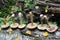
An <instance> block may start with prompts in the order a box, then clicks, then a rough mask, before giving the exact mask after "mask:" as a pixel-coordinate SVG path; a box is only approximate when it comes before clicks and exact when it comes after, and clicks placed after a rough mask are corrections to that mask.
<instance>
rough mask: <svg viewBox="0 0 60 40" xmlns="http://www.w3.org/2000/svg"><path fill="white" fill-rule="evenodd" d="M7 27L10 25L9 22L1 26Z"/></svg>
mask: <svg viewBox="0 0 60 40" xmlns="http://www.w3.org/2000/svg"><path fill="white" fill-rule="evenodd" d="M7 27H9V24H8V23H6V24H4V25H2V26H1V28H7Z"/></svg>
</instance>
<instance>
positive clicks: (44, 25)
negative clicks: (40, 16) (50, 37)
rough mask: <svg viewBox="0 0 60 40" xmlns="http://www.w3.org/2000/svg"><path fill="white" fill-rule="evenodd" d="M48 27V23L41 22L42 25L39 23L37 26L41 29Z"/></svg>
mask: <svg viewBox="0 0 60 40" xmlns="http://www.w3.org/2000/svg"><path fill="white" fill-rule="evenodd" d="M46 27H47V25H46V24H43V25H41V24H40V25H38V27H37V28H38V29H39V30H45V29H46Z"/></svg>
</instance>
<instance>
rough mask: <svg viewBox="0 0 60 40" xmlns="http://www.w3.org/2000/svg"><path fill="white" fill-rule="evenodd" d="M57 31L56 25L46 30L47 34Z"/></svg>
mask: <svg viewBox="0 0 60 40" xmlns="http://www.w3.org/2000/svg"><path fill="white" fill-rule="evenodd" d="M57 29H58V27H57V26H56V25H50V27H48V28H46V30H47V31H48V32H55V31H56V30H57Z"/></svg>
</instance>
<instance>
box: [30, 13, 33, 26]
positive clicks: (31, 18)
mask: <svg viewBox="0 0 60 40" xmlns="http://www.w3.org/2000/svg"><path fill="white" fill-rule="evenodd" d="M32 16H33V15H32V12H30V20H31V25H32V26H33V17H32Z"/></svg>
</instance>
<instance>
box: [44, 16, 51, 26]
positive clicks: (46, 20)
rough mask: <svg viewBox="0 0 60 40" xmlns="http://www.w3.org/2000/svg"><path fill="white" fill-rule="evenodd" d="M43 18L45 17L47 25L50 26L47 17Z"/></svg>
mask: <svg viewBox="0 0 60 40" xmlns="http://www.w3.org/2000/svg"><path fill="white" fill-rule="evenodd" d="M45 19H46V22H47V25H48V27H50V24H49V21H48V17H47V16H46V17H45Z"/></svg>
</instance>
